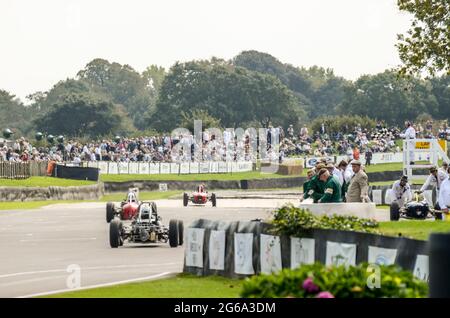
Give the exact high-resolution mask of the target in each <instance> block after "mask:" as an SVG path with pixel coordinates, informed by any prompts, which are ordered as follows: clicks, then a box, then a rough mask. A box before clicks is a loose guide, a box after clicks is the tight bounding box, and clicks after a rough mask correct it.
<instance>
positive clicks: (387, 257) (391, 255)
mask: <svg viewBox="0 0 450 318" xmlns="http://www.w3.org/2000/svg"><path fill="white" fill-rule="evenodd" d="M396 258H397V249H395V248H382V247H377V246H369V258H368V260H369V263H370V264H377V265H386V266H388V265H393V264H395V259H396Z"/></svg>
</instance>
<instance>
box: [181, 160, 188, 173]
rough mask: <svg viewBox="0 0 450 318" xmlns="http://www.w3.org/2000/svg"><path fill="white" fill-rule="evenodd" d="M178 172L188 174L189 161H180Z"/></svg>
mask: <svg viewBox="0 0 450 318" xmlns="http://www.w3.org/2000/svg"><path fill="white" fill-rule="evenodd" d="M180 173H181V174H189V162H182V163H180Z"/></svg>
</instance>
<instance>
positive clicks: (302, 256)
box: [291, 237, 315, 269]
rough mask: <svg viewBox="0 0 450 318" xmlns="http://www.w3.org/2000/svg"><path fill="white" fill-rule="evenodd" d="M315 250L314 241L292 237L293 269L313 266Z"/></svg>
mask: <svg viewBox="0 0 450 318" xmlns="http://www.w3.org/2000/svg"><path fill="white" fill-rule="evenodd" d="M314 249H315V241H314V239H311V238H298V237H291V268H292V269H294V268H297V267H300V266H301V265H303V264H313V263H314V259H315V255H314V254H315V253H314Z"/></svg>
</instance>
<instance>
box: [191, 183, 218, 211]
mask: <svg viewBox="0 0 450 318" xmlns="http://www.w3.org/2000/svg"><path fill="white" fill-rule="evenodd" d="M189 201H190V202H192V203H193V204H200V205H204V204H206V203H208V201H211V203H212V206H213V207H215V206H216V205H217V199H216V194H215V193H211V194H209V193H208V191H206V189H205V186H204V185H203V184H201V185H199V186H198V187H197V191H195V192H193V193H192V194H191V195H189V194H187V193H186V192H185V193H183V206H187V205H188V203H189Z"/></svg>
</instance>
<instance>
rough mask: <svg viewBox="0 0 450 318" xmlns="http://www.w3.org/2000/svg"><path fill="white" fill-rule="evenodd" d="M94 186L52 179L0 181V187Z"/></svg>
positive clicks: (86, 183) (31, 178)
mask: <svg viewBox="0 0 450 318" xmlns="http://www.w3.org/2000/svg"><path fill="white" fill-rule="evenodd" d="M92 184H96V182H95V181H85V180H73V179H63V178H54V177H30V178H28V179H20V180H10V179H0V187H50V186H58V187H71V186H85V185H92Z"/></svg>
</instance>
